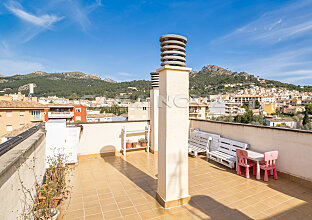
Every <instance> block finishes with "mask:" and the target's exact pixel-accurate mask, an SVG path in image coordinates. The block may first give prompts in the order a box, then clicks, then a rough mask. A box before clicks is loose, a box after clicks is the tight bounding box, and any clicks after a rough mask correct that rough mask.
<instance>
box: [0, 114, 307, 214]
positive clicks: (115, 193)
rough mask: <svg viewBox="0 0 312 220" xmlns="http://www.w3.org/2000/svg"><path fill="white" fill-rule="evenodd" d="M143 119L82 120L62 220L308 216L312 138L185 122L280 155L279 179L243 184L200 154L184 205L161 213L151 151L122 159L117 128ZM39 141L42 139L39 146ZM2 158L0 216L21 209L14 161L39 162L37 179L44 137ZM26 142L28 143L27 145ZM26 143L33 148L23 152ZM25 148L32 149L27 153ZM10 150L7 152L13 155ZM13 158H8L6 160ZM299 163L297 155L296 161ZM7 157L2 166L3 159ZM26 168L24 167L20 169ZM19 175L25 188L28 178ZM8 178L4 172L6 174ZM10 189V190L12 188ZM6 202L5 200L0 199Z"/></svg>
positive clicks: (191, 168)
mask: <svg viewBox="0 0 312 220" xmlns="http://www.w3.org/2000/svg"><path fill="white" fill-rule="evenodd" d="M148 123H149V122H148V121H139V122H138V121H134V122H102V123H81V125H82V126H83V132H82V134H81V138H80V143H79V148H78V154H79V155H80V156H79V163H78V165H74V166H73V168H74V170H73V173H72V175H70V179H71V182H70V184H71V185H72V186H73V188H72V190H71V191H72V193H71V198H70V199H68V200H65V201H64V204H63V205H62V206H61V212H62V215H61V216H60V219H279V218H280V219H284V218H285V219H286V218H287V219H311V217H312V183H311V180H312V172H311V170H310V169H309V168H310V167H312V161H311V155H312V154H311V152H312V151H311V141H312V133H311V132H307V131H298V130H293V129H283V128H270V127H264V126H255V125H243V124H236V123H226V122H216V121H207V120H198V119H192V120H190V128H199V129H200V130H203V131H207V132H213V133H218V134H221V135H222V136H224V137H227V138H232V139H235V140H239V141H244V142H246V143H249V144H250V146H251V149H252V150H255V151H260V152H265V151H269V150H272V149H278V150H279V152H280V156H279V160H278V163H277V167H278V171H279V173H278V175H279V179H278V180H273V178H272V177H270V179H269V182H264V181H263V173H262V174H261V177H262V179H261V180H256V179H255V178H254V177H253V176H252V177H251V179H246V178H245V177H244V176H238V175H237V174H236V172H235V170H231V169H228V168H226V167H224V166H222V165H220V164H217V163H215V162H213V161H207V159H206V157H205V156H203V155H201V156H199V157H197V158H193V157H189V159H188V162H189V191H190V194H191V201H190V203H188V204H186V205H184V206H180V207H175V208H171V209H163V208H162V207H161V206H160V205H159V203H158V202H157V201H156V199H155V196H156V191H157V173H158V172H157V167H158V165H157V162H158V160H157V159H158V155H157V153H155V154H152V153H147V152H145V151H142V150H141V151H134V152H128V153H127V156H126V157H124V156H122V155H121V154H120V150H121V143H122V140H121V138H122V136H121V135H120V134H121V129H122V128H123V127H127V129H129V130H141V129H144V128H145V126H146V125H147V124H148ZM38 140H40V141H38ZM26 141H28V142H25V143H24V144H23V145H24V148H22V147H21V146H17V147H19V149H18V150H19V151H17V150H16V151H14V149H15V148H14V149H12V150H10V151H9V152H7V153H6V154H7V156H6V157H5V158H0V164H8V163H7V161H9V163H10V164H11V165H10V167H11V169H9V168H8V167H7V168H6V169H3V170H0V173H1V177H0V182H6V184H5V185H2V186H1V188H0V190H1V191H0V199H1V198H3V199H2V200H0V201H3V202H2V204H1V205H0V218H1V219H4V217H5V216H4V215H3V214H5V213H7V212H8V210H10V211H12V213H13V211H14V210H15V209H16V208H18V207H20V206H18V205H16V204H19V202H18V201H19V200H18V198H19V196H21V195H20V194H19V191H18V190H12V189H16V188H17V187H18V184H17V183H16V178H17V174H16V171H14V166H13V165H14V163H17V162H16V160H12V158H13V157H16V152H20V150H21V149H25V150H26V153H28V151H30V153H29V155H30V156H29V157H30V158H32V157H37V160H36V163H37V164H36V166H37V167H38V168H40V169H38V175H40V174H41V175H42V172H43V170H42V167H44V166H42V164H44V154H45V151H44V148H45V145H44V144H45V139H44V133H43V132H39V133H37V134H34V135H33V136H31V137H30V138H29V140H28V139H27V140H26ZM31 142H34V143H33V144H32V143H31ZM29 146H31V147H30V148H29ZM27 149H31V150H27ZM11 153H13V154H11ZM10 158H11V159H10ZM297 158H300V160H298V159H297ZM4 160H6V161H4ZM26 171H27V170H26ZM26 171H25V173H22V175H21V178H22V179H23V180H27V184H28V183H29V184H30V183H31V182H32V180H30V179H29V176H30V174H29V173H27V172H26ZM4 174H6V175H4ZM10 189H11V190H10ZM8 197H10V198H11V200H10V201H8V200H5V199H4V198H8Z"/></svg>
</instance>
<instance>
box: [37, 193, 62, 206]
mask: <svg viewBox="0 0 312 220" xmlns="http://www.w3.org/2000/svg"><path fill="white" fill-rule="evenodd" d="M62 199H63V197H62V196H57V197H54V198H53V200H52V204H53V208H56V207H57V205H58V203H59V201H60V200H62ZM45 200H46V197H44V196H41V195H39V202H40V203H42V202H44V201H45Z"/></svg>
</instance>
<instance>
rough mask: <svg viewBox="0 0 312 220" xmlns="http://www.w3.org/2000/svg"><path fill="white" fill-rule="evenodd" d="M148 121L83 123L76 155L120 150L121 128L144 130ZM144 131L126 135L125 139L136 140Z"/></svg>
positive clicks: (142, 135)
mask: <svg viewBox="0 0 312 220" xmlns="http://www.w3.org/2000/svg"><path fill="white" fill-rule="evenodd" d="M148 123H149V121H133V122H132V121H127V122H102V123H83V124H81V125H82V126H83V129H82V134H81V138H80V143H79V147H78V155H87V154H99V153H107V152H116V151H120V150H121V145H122V140H123V139H122V128H123V127H126V129H127V130H128V131H129V130H144V129H145V127H146V126H147V125H148ZM144 136H145V135H144V133H142V132H141V133H138V134H133V135H127V139H130V140H132V141H137V140H138V139H140V138H142V137H144Z"/></svg>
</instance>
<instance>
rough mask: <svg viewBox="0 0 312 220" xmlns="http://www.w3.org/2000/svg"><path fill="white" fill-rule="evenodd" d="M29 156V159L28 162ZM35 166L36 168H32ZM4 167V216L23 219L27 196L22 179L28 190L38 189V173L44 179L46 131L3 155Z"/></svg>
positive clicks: (0, 209)
mask: <svg viewBox="0 0 312 220" xmlns="http://www.w3.org/2000/svg"><path fill="white" fill-rule="evenodd" d="M22 151H25V152H22ZM22 155H24V156H22ZM26 158H29V159H27V160H26V161H25V159H26ZM34 158H35V160H34ZM33 166H34V170H32V169H30V168H31V167H33ZM0 170H1V171H0V172H1V175H0V219H6V220H7V219H22V214H23V207H24V204H25V197H24V194H23V193H22V190H21V189H22V185H21V181H22V182H23V185H24V187H25V188H26V189H29V190H34V182H35V176H36V178H37V180H38V181H39V183H41V181H42V180H43V175H44V172H45V134H44V132H43V131H37V132H36V133H35V134H33V135H32V136H30V137H29V138H27V139H26V140H25V141H23V142H22V143H20V144H19V145H17V146H16V147H14V148H13V149H11V150H10V151H8V152H7V153H5V154H4V155H3V156H1V157H0ZM33 171H34V172H33ZM20 179H21V181H20ZM28 199H29V198H28ZM27 201H29V200H27ZM28 204H30V203H29V202H28Z"/></svg>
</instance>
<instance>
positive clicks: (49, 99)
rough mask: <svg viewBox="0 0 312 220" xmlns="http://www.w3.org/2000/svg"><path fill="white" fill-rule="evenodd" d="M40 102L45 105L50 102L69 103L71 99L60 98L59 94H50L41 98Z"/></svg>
mask: <svg viewBox="0 0 312 220" xmlns="http://www.w3.org/2000/svg"><path fill="white" fill-rule="evenodd" d="M38 102H39V103H41V104H44V105H50V104H57V105H68V104H69V99H65V98H59V97H57V96H49V97H47V98H45V97H42V98H39V100H38Z"/></svg>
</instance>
